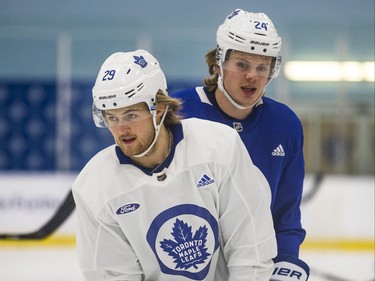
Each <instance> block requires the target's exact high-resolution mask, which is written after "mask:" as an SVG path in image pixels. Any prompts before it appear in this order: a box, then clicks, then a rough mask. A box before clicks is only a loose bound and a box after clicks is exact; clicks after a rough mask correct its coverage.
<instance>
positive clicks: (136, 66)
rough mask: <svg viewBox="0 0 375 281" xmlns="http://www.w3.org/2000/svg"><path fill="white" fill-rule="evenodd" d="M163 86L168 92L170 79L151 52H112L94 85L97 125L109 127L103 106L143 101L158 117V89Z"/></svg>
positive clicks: (164, 90)
mask: <svg viewBox="0 0 375 281" xmlns="http://www.w3.org/2000/svg"><path fill="white" fill-rule="evenodd" d="M159 90H162V91H163V92H164V93H165V94H167V82H166V79H165V76H164V73H163V71H162V70H161V68H160V66H159V62H158V61H157V60H156V58H154V57H153V56H152V55H151V54H150V53H149V52H147V51H145V50H136V51H134V52H126V53H125V52H117V53H114V54H112V55H110V56H109V57H108V58H107V59H106V60H105V61H104V63H103V64H102V66H101V68H100V71H99V73H98V76H97V78H96V82H95V86H94V87H93V89H92V96H93V117H94V121H95V125H96V126H97V127H100V128H103V127H106V123H105V120H104V116H103V114H102V111H103V110H110V109H117V108H122V107H127V106H131V105H134V104H137V103H140V102H145V103H146V104H147V106H148V108H149V110H150V113H151V114H152V115H153V118H154V120H156V93H157V92H158V91H159ZM155 122H156V121H155ZM155 125H156V124H155Z"/></svg>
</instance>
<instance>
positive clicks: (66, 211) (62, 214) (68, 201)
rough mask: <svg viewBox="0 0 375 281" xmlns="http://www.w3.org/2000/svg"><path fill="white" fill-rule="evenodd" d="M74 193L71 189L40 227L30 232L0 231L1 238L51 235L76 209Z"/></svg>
mask: <svg viewBox="0 0 375 281" xmlns="http://www.w3.org/2000/svg"><path fill="white" fill-rule="evenodd" d="M75 206H76V205H75V203H74V199H73V193H72V191H71V190H70V191H69V193H68V195H67V196H66V197H65V200H64V201H63V203H61V205H60V207H59V208H58V209H57V211H56V212H55V214H54V215H53V217H52V218H50V220H49V221H47V222H46V223H45V224H44V225H43V226H42V227H41V228H40V229H38V230H36V231H34V232H30V233H0V239H1V240H38V239H43V238H46V237H47V236H49V235H50V234H51V233H52V232H54V231H55V230H56V229H57V228H58V227H59V226H60V225H62V224H63V222H64V221H65V220H66V219H67V218H68V217H69V216H70V214H71V213H72V212H73V211H74V209H75Z"/></svg>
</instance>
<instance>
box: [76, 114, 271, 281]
mask: <svg viewBox="0 0 375 281" xmlns="http://www.w3.org/2000/svg"><path fill="white" fill-rule="evenodd" d="M170 129H171V131H172V134H173V141H174V145H173V149H172V152H171V155H170V159H169V160H168V161H167V162H166V163H164V164H163V165H162V168H161V170H159V171H158V172H157V173H147V171H146V170H144V169H142V167H138V166H137V165H135V164H134V163H133V162H131V160H130V159H129V158H128V157H126V156H124V155H123V154H122V152H121V150H120V149H119V148H118V147H116V146H115V145H113V146H110V147H108V148H106V149H104V150H102V151H101V152H99V153H98V154H97V155H96V156H94V157H93V158H92V159H91V160H90V161H89V163H88V164H87V165H86V166H85V168H84V169H83V170H82V171H81V173H80V174H79V176H78V178H77V179H76V181H75V182H74V184H73V195H74V199H75V202H76V208H77V216H78V230H77V252H78V258H79V263H80V267H81V269H82V272H83V274H84V276H85V278H86V280H88V281H97V280H108V281H109V280H111V281H112V280H113V281H114V280H116V281H120V280H121V281H123V280H128V281H135V280H137V281H140V280H144V281H180V280H181V281H187V280H205V281H245V280H246V281H250V280H253V281H255V280H256V281H261V280H269V278H270V276H271V273H272V269H273V262H272V258H273V257H275V256H276V240H275V233H274V230H273V224H272V217H271V213H270V191H269V190H270V189H269V187H268V186H266V181H265V180H264V177H263V175H262V174H261V173H260V172H259V170H258V169H257V168H256V167H255V166H254V165H253V164H252V162H251V160H250V159H249V154H248V153H247V150H246V148H245V147H244V145H243V143H242V141H241V139H240V137H239V136H238V134H237V132H236V131H234V130H233V129H231V128H229V127H228V126H226V125H222V124H219V123H214V122H210V121H205V120H198V119H187V120H183V121H182V123H181V125H178V126H174V127H173V128H170Z"/></svg>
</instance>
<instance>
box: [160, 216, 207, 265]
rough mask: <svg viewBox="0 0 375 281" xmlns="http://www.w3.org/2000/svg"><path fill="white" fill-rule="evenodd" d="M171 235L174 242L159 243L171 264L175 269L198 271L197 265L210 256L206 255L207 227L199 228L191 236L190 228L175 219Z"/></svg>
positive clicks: (168, 240)
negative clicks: (192, 268) (193, 269)
mask: <svg viewBox="0 0 375 281" xmlns="http://www.w3.org/2000/svg"><path fill="white" fill-rule="evenodd" d="M171 234H172V235H173V237H174V241H173V240H171V239H164V240H163V241H161V242H160V247H161V248H162V249H163V250H164V251H165V252H167V253H168V255H169V256H171V257H173V260H174V261H173V262H174V263H175V264H176V267H175V269H178V268H181V269H188V268H190V267H194V268H195V269H198V266H197V265H198V264H202V263H205V260H206V259H207V258H208V256H210V255H211V254H210V253H207V248H206V241H207V227H206V226H205V225H204V226H201V227H199V229H198V230H197V231H196V232H195V234H194V236H193V233H192V231H191V226H189V225H188V224H187V223H185V222H184V221H183V220H179V219H176V222H175V223H174V225H173V228H172V232H171Z"/></svg>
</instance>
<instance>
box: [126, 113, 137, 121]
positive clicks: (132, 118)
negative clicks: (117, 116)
mask: <svg viewBox="0 0 375 281" xmlns="http://www.w3.org/2000/svg"><path fill="white" fill-rule="evenodd" d="M124 119H125V120H126V121H129V122H134V121H137V120H138V119H139V115H138V114H135V113H129V114H126V115H125V118H124Z"/></svg>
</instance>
